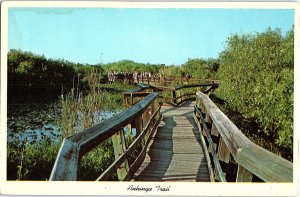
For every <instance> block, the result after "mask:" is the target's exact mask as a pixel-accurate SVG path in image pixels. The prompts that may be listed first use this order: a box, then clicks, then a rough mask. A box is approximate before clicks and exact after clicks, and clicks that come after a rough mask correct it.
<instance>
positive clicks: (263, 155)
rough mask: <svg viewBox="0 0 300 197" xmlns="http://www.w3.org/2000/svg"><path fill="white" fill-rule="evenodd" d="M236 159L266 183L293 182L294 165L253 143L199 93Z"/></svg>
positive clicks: (206, 97)
mask: <svg viewBox="0 0 300 197" xmlns="http://www.w3.org/2000/svg"><path fill="white" fill-rule="evenodd" d="M196 94H197V96H198V97H199V98H200V99H201V101H202V104H203V105H204V107H205V109H206V111H207V113H208V114H209V116H210V117H211V119H212V122H213V124H214V125H215V126H216V128H217V130H218V131H219V133H220V135H221V136H222V138H223V140H224V142H225V144H226V146H227V148H228V149H229V151H230V153H231V155H232V156H233V157H234V159H235V160H236V161H237V162H238V163H239V164H240V165H242V166H243V167H245V168H246V169H248V170H249V171H250V172H252V173H253V174H255V175H256V176H258V177H259V178H261V179H262V180H264V181H266V182H292V181H293V163H292V162H290V161H288V160H285V159H283V158H281V157H279V156H277V155H275V154H274V153H271V152H269V151H267V150H266V149H264V148H262V147H260V146H258V145H256V144H254V143H253V142H251V141H250V140H249V139H248V138H247V137H246V136H245V135H244V134H243V133H242V132H241V131H240V130H239V129H238V128H237V127H236V126H235V125H234V124H233V122H231V121H230V120H229V118H228V117H227V116H226V115H225V114H224V113H223V112H222V111H221V110H220V109H219V108H218V107H217V106H216V105H215V104H214V103H213V102H212V101H211V100H210V99H209V97H208V96H207V95H205V94H204V93H202V92H197V93H196Z"/></svg>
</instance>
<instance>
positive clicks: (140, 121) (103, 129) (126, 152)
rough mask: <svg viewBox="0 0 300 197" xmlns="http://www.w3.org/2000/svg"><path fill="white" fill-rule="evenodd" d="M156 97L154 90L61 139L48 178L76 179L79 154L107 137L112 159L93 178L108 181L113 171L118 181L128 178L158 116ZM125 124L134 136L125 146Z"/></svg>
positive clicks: (155, 125)
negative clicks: (106, 118)
mask: <svg viewBox="0 0 300 197" xmlns="http://www.w3.org/2000/svg"><path fill="white" fill-rule="evenodd" d="M157 98H158V93H155V92H153V93H151V94H149V95H147V96H146V97H145V98H144V99H143V100H141V101H140V102H138V103H136V104H135V105H133V106H132V107H130V108H129V109H127V110H126V111H124V112H121V113H119V114H117V115H115V116H113V117H112V118H110V119H108V120H105V121H103V122H101V123H100V124H97V125H95V126H93V127H91V128H89V129H86V130H84V131H82V132H79V133H77V134H75V135H73V136H70V137H67V138H65V139H64V141H63V144H62V146H61V148H60V150H59V153H58V156H57V158H56V161H55V164H54V167H53V169H52V173H51V177H50V180H52V181H55V180H70V181H75V180H77V178H78V176H77V174H78V167H79V162H80V160H81V158H82V156H84V155H85V154H87V153H88V152H90V151H91V150H92V149H94V148H95V147H96V146H98V145H99V144H101V143H102V142H103V141H104V140H106V139H108V138H110V137H111V140H112V144H113V148H114V155H115V161H114V162H113V163H112V164H111V165H110V166H109V167H108V168H107V169H106V170H105V171H104V172H103V173H102V174H101V175H100V176H99V177H98V179H97V180H108V179H109V178H110V176H111V175H112V174H113V173H117V176H118V180H130V179H131V177H132V176H133V175H134V173H135V171H136V170H137V169H138V167H139V166H140V165H141V163H142V162H143V160H144V158H145V156H146V150H147V146H148V144H149V142H150V139H151V137H152V135H153V133H154V131H155V130H156V128H157V126H158V124H159V122H160V119H161V114H160V105H159V103H158V100H157ZM128 125H129V128H133V127H134V128H135V130H136V137H135V139H134V140H133V142H132V143H131V144H130V145H129V146H128V147H126V146H125V142H124V141H125V140H124V128H125V127H127V126H128ZM136 153H137V156H136V158H135V160H134V162H133V163H132V164H131V165H129V163H128V158H129V157H130V156H131V155H132V154H136Z"/></svg>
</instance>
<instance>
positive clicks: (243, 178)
mask: <svg viewBox="0 0 300 197" xmlns="http://www.w3.org/2000/svg"><path fill="white" fill-rule="evenodd" d="M252 177H253V174H252V173H251V172H250V171H248V170H247V169H246V168H244V167H243V166H241V165H238V171H237V175H236V182H252Z"/></svg>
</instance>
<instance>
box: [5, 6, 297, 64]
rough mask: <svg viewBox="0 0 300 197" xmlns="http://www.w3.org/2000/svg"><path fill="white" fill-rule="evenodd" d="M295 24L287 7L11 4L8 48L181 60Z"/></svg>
mask: <svg viewBox="0 0 300 197" xmlns="http://www.w3.org/2000/svg"><path fill="white" fill-rule="evenodd" d="M293 24H294V11H293V10H289V9H203V8H202V9H200V8H197V9H196V8H195V9H180V8H177V9H174V8H172V9H171V8H169V9H168V8H164V9H162V8H160V9H157V8H156V9H155V8H153V9H150V8H144V9H143V8H9V13H8V49H21V50H24V51H31V52H33V53H35V54H39V55H45V56H46V57H47V58H54V59H65V60H68V61H72V62H75V63H77V62H78V63H88V64H97V63H109V62H116V61H120V60H125V59H127V60H133V61H136V62H140V63H150V64H166V65H171V64H174V65H180V64H183V63H185V62H186V61H187V60H188V59H189V58H216V57H218V55H219V53H220V52H221V51H222V50H224V49H225V47H226V40H227V38H228V37H229V36H230V35H232V34H235V33H237V34H244V33H254V32H263V31H265V30H266V29H267V28H268V27H271V28H272V29H274V28H280V29H281V31H282V33H283V34H285V33H286V32H287V31H289V30H291V28H292V26H293Z"/></svg>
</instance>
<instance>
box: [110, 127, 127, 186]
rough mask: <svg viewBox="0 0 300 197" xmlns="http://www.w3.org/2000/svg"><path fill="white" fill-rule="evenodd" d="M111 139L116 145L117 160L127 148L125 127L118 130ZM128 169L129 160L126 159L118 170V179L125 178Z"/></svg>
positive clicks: (114, 145)
mask: <svg viewBox="0 0 300 197" xmlns="http://www.w3.org/2000/svg"><path fill="white" fill-rule="evenodd" d="M111 139H112V143H113V147H114V154H115V159H116V160H117V159H118V158H119V157H120V155H122V154H123V153H124V151H125V150H126V147H125V138H124V132H123V129H121V130H120V131H118V132H116V134H114V135H113V136H112V138H111ZM128 169H129V166H128V161H127V159H126V160H125V162H124V163H123V164H122V165H121V166H120V167H119V168H118V170H117V174H118V180H123V178H124V177H125V176H126V174H127V172H128Z"/></svg>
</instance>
